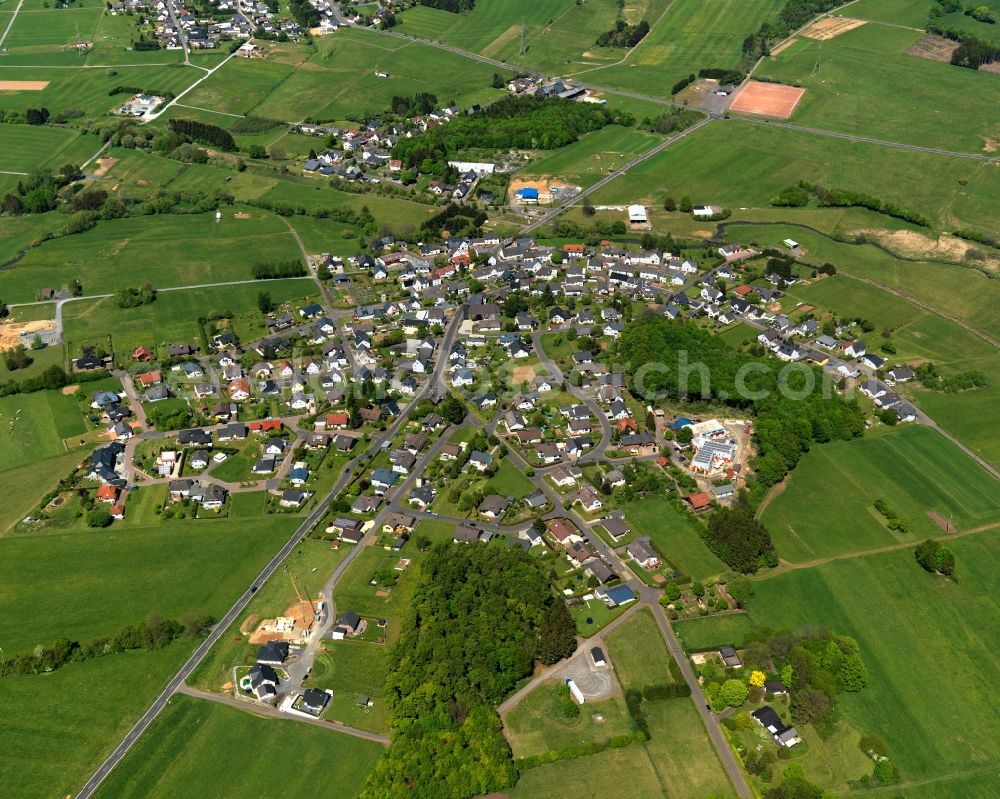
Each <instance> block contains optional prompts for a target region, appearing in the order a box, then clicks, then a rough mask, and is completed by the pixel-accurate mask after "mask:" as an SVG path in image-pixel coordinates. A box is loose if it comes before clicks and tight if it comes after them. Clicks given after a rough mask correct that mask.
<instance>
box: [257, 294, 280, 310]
mask: <svg viewBox="0 0 1000 799" xmlns="http://www.w3.org/2000/svg"><path fill="white" fill-rule="evenodd" d="M276 307H277V306H276V305H275V304H274V300H272V299H271V293H270V292H268V291H262V292H260V293H259V294H257V308H258V309H260V312H261V313H262V314H269V313H271V312H272V311H273V310H274V309H275V308H276Z"/></svg>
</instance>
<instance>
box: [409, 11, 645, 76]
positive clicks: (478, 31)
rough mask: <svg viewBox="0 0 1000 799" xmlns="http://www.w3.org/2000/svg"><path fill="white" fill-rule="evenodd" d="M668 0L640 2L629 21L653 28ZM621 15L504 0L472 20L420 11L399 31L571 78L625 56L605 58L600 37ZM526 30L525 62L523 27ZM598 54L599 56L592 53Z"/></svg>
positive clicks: (468, 16)
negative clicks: (578, 69)
mask: <svg viewBox="0 0 1000 799" xmlns="http://www.w3.org/2000/svg"><path fill="white" fill-rule="evenodd" d="M663 6H664V3H663V2H662V0H639V1H638V2H629V3H627V4H626V6H625V14H626V19H628V20H629V21H630V22H633V23H635V22H638V21H639V20H640V19H643V18H648V19H649V22H650V24H652V21H653V19H655V18H656V17H657V16H659V14H660V13H662V8H663ZM616 12H617V9H616V7H615V5H614V3H613V2H611V0H591V2H587V3H584V4H580V5H576V4H573V3H569V2H566V0H504V2H502V3H478V4H477V5H476V7H475V8H474V9H473V10H472V11H471V12H469V13H468V14H462V15H459V14H452V13H450V12H447V11H438V10H436V9H430V8H424V7H421V6H416V7H414V8H412V9H410V10H409V11H407V12H406V13H405V14H403V15H402V16H401V18H400V22H401V24H400V25H399V27H398V30H400V31H402V32H404V33H408V34H410V35H411V36H417V37H419V38H422V39H432V40H436V41H442V42H446V43H448V44H451V45H454V46H456V47H461V48H462V49H465V50H471V51H473V52H477V53H480V54H482V55H485V56H488V57H490V58H495V59H497V60H500V61H506V62H507V63H510V64H515V65H517V66H521V67H531V68H534V69H539V70H544V71H549V72H552V73H557V74H558V73H565V72H566V71H567V64H570V65H572V66H571V67H570V69H572V67H573V66H577V65H590V64H598V65H600V64H602V63H607V61H609V60H611V59H614V60H617V59H618V58H620V57H621V55H623V54H624V52H625V51H624V50H622V51H617V50H616V51H612V53H604V52H599V49H598V48H597V46H596V41H597V37H598V36H599V35H600V34H601V33H603V32H604V31H606V30H609V29H610V28H612V27H613V25H614V21H615V16H616ZM522 24H523V25H524V29H525V34H524V38H525V49H526V53H525V55H524V56H521V55H520V51H521V26H522ZM592 51H593V52H592Z"/></svg>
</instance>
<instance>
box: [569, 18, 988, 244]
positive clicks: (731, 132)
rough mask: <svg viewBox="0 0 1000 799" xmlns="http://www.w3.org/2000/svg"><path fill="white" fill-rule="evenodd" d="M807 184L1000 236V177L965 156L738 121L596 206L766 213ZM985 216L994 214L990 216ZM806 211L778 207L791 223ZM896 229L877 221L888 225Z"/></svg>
mask: <svg viewBox="0 0 1000 799" xmlns="http://www.w3.org/2000/svg"><path fill="white" fill-rule="evenodd" d="M852 33H853V32H852ZM849 35H852V34H849ZM584 141H586V139H585V140H584ZM581 144H582V142H581ZM573 146H574V147H575V146H579V145H573ZM873 161H878V163H880V164H882V165H883V166H884V168H885V169H886V170H888V171H889V172H891V174H892V175H893V180H892V181H889V182H886V181H885V180H882V179H881V177H880V174H879V173H877V172H875V171H873V170H872V169H871V164H872V162H873ZM734 162H739V163H740V165H741V166H740V178H739V179H733V176H732V174H731V173H730V170H729V169H728V167H727V165H728V164H732V163H734ZM984 167H985V168H984ZM800 180H808V181H810V182H816V183H820V184H822V185H824V186H827V187H836V188H845V189H852V190H855V191H863V192H867V193H869V194H873V195H875V196H878V197H880V198H881V199H883V200H889V201H892V202H896V203H898V204H900V205H902V206H903V207H906V208H910V209H912V210H915V211H918V212H919V213H923V214H925V215H927V216H929V217H931V218H932V219H934V220H936V221H937V222H938V224H940V225H941V226H942V227H950V226H953V225H955V224H958V223H964V224H967V225H969V226H971V227H976V228H982V229H984V230H993V231H998V230H1000V228H998V225H1000V222H997V218H998V217H1000V199H998V198H1000V170H997V169H995V168H990V167H988V166H986V165H983V164H979V163H977V162H975V161H969V160H966V159H961V158H948V157H944V156H937V155H932V154H928V153H913V152H906V151H903V150H896V149H890V148H887V147H880V146H878V145H871V144H855V143H851V142H845V141H839V140H837V139H830V138H827V137H821V136H815V135H811V134H808V133H799V132H795V131H791V130H778V129H775V128H771V127H769V126H767V125H765V124H760V123H753V122H744V121H737V120H730V121H727V122H721V123H713V124H711V125H708V126H707V127H705V128H703V129H701V130H698V131H695V132H694V133H692V134H691V135H690V136H688V137H686V138H684V139H682V140H681V141H679V142H677V143H676V144H674V145H672V146H670V147H669V148H667V149H666V150H664V151H663V152H662V153H658V154H657V155H655V156H653V157H652V158H650V159H648V160H647V161H644V162H643V163H641V164H639V165H638V166H636V167H635V168H633V169H632V170H630V171H629V172H628V173H627V174H625V175H624V176H622V177H620V178H618V179H616V180H615V181H613V182H612V183H610V184H609V185H608V186H606V187H604V188H602V189H600V190H599V191H598V192H596V193H595V194H594V195H593V197H592V198H591V201H592V202H593V203H594V204H595V205H611V204H625V203H632V202H645V203H646V204H647V205H650V206H653V207H657V208H659V207H662V202H663V198H664V196H666V195H667V194H672V195H673V196H674V199H675V200H679V199H680V198H681V197H682V196H684V195H688V196H689V197H690V198H691V200H692V201H693V202H694V203H695V204H699V203H712V204H715V205H724V206H727V207H730V208H741V207H744V206H749V207H767V206H768V203H769V201H770V199H771V197H773V196H774V195H775V194H777V193H778V192H780V191H781V190H782V189H784V188H785V187H787V186H790V185H794V184H796V183H798V182H799V181H800ZM963 182H964V183H965V185H963ZM988 209H992V217H991V218H990V219H987V217H988V216H990V210H988ZM809 210H810V209H797V208H792V209H788V208H783V209H780V211H781V213H782V214H783V215H784V217H785V218H786V219H789V220H792V219H795V218H796V215H798V214H802V213H808V212H809ZM881 220H885V222H884V223H882V222H881ZM890 222H891V220H890V219H889V218H888V217H881V218H880V223H881V224H885V225H887V224H889V223H890Z"/></svg>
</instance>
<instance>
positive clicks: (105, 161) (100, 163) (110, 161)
mask: <svg viewBox="0 0 1000 799" xmlns="http://www.w3.org/2000/svg"><path fill="white" fill-rule="evenodd" d="M117 163H118V159H117V158H98V159H97V169H95V170H94V177H96V178H103V177H104V176H105V175H106V174H108V170H109V169H111V167H113V166H114V165H115V164H117Z"/></svg>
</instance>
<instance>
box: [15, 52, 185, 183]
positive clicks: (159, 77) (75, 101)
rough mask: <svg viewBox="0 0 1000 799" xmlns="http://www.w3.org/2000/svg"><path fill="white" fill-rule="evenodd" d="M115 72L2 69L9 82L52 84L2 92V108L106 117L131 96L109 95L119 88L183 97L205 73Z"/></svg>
mask: <svg viewBox="0 0 1000 799" xmlns="http://www.w3.org/2000/svg"><path fill="white" fill-rule="evenodd" d="M75 57H76V56H75V55H74V58H75ZM3 63H4V64H5V65H8V64H10V60H9V59H8V56H6V55H5V56H4V61H3ZM113 71H114V72H115V73H116V74H114V75H109V74H108V70H107V69H104V68H99V67H96V68H95V67H86V68H84V67H81V68H80V69H46V68H45V67H41V66H40V67H36V68H30V69H29V68H23V69H21V68H19V69H0V72H2V73H3V77H4V79H5V80H6V79H9V80H47V81H48V82H49V85H48V86H46V87H45V88H44V89H42V91H40V92H0V108H2V109H14V110H18V111H24V110H25V109H26V108H38V107H40V106H45V107H46V108H48V109H49V111H51V112H52V113H53V114H55V113H58V112H59V111H64V110H66V109H71V108H78V109H81V110H83V111H84V112H85V113H86V114H87V115H88V116H90V117H94V116H100V117H104V116H105V115H106V114H107V113H108V112H109V111H111V110H112V109H113V108H115V107H117V106H119V105H121V104H122V103H123V102H124V101H125V100H126V99H128V97H129V95H127V94H116V95H114V96H109V95H108V92H109V91H111V90H112V89H114V88H117V87H118V86H136V87H138V88H140V89H142V90H143V91H148V92H173V93H175V94H180V92H182V91H183V90H184V89H186V88H187V87H188V86H190V85H191V84H192V83H194V82H195V81H196V80H197V79H198V77H199V76H200V75H204V74H205V73H204V72H202V71H201V70H200V69H193V68H191V67H185V66H183V65H182V64H176V65H172V66H147V65H142V66H139V65H136V66H118V67H116V68H115V69H114V70H113ZM22 171H23V170H22Z"/></svg>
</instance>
